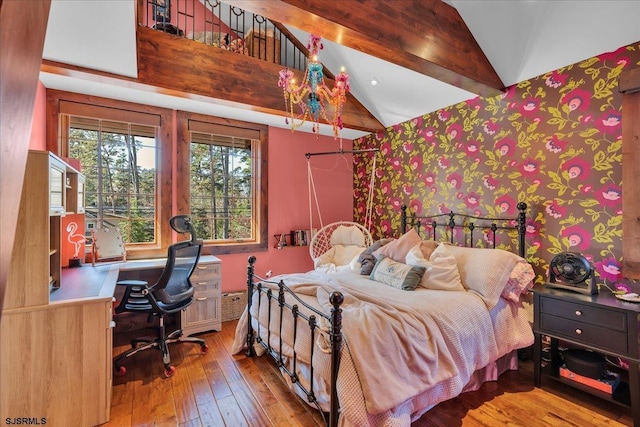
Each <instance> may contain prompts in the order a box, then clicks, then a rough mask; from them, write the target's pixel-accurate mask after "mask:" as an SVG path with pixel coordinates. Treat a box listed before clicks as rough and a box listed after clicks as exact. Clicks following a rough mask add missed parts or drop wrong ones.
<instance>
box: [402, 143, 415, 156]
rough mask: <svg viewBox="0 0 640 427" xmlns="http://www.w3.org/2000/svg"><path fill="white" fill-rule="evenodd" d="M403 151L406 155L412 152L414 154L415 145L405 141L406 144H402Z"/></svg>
mask: <svg viewBox="0 0 640 427" xmlns="http://www.w3.org/2000/svg"><path fill="white" fill-rule="evenodd" d="M402 150H403V151H404V152H405V153H410V152H412V151H413V144H412V143H411V141H405V142H404V143H403V144H402Z"/></svg>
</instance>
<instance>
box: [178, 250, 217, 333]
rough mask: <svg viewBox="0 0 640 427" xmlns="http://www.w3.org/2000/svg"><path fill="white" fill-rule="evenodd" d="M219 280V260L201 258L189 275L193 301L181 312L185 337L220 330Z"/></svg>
mask: <svg viewBox="0 0 640 427" xmlns="http://www.w3.org/2000/svg"><path fill="white" fill-rule="evenodd" d="M220 279H221V263H220V260H219V259H218V258H216V257H213V256H203V257H201V258H200V262H198V265H197V266H196V269H195V270H194V271H193V274H192V275H191V284H192V285H193V287H194V289H195V294H194V301H193V303H192V304H191V305H190V306H189V307H188V308H187V309H186V310H185V311H183V312H182V317H181V326H182V331H183V333H184V334H185V335H191V334H195V333H198V332H206V331H219V330H220V329H221V328H222V299H221V292H220Z"/></svg>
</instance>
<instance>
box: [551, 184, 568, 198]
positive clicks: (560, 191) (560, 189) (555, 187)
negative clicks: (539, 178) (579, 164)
mask: <svg viewBox="0 0 640 427" xmlns="http://www.w3.org/2000/svg"><path fill="white" fill-rule="evenodd" d="M547 188H549V189H550V190H557V191H558V196H562V195H564V193H566V192H567V190H568V188H567V186H566V185H563V184H558V183H551V184H549V185H547Z"/></svg>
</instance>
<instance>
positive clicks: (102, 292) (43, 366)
mask: <svg viewBox="0 0 640 427" xmlns="http://www.w3.org/2000/svg"><path fill="white" fill-rule="evenodd" d="M164 263H165V260H164V259H154V260H142V261H138V260H134V261H127V262H125V263H122V262H120V263H111V264H104V265H98V266H95V267H92V266H90V265H85V266H82V267H78V268H65V269H63V270H62V279H61V286H60V288H58V289H55V290H53V291H51V293H50V295H49V303H48V304H42V305H36V306H29V307H19V308H10V309H6V310H3V311H2V322H0V348H1V349H2V358H1V363H0V390H2V393H0V394H1V396H0V419H2V420H4V419H6V418H10V419H12V418H23V417H31V418H34V417H35V418H39V419H40V418H44V419H46V421H47V424H50V425H64V426H69V427H71V426H78V427H84V426H94V425H99V424H102V423H105V422H107V421H109V415H110V411H111V385H112V374H113V365H112V358H113V348H112V346H113V326H114V323H113V295H114V292H115V288H116V282H117V281H118V278H119V276H120V275H121V274H122V273H123V272H133V271H140V270H145V269H158V268H162V267H163V266H164ZM201 263H204V264H207V263H208V264H213V265H217V266H218V269H217V272H218V273H219V265H220V260H219V259H218V258H216V257H214V256H203V257H201ZM194 275H195V273H194ZM216 283H217V285H216V287H217V289H218V290H219V276H218V278H217V282H216ZM194 286H196V292H198V288H197V286H202V285H196V284H194ZM209 286H210V285H207V287H209ZM218 303H219V297H218ZM193 305H195V304H192V306H193ZM190 308H191V307H190ZM183 313H184V312H183ZM214 314H215V315H216V316H217V320H218V322H219V321H220V313H219V309H218V311H217V312H215V313H214ZM182 316H183V317H184V316H185V314H182ZM212 324H215V323H209V324H207V326H206V327H207V328H208V327H210V325H212ZM198 325H201V323H198ZM211 329H215V328H211Z"/></svg>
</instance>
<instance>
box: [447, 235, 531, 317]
mask: <svg viewBox="0 0 640 427" xmlns="http://www.w3.org/2000/svg"><path fill="white" fill-rule="evenodd" d="M447 249H449V251H450V252H451V253H452V254H453V256H454V257H455V258H456V264H458V271H459V272H460V280H461V281H462V286H464V288H465V289H467V290H468V291H471V292H475V293H476V294H478V296H480V298H482V300H483V301H484V303H485V305H486V306H487V308H488V309H489V310H491V309H492V308H493V307H495V305H496V304H497V303H498V299H499V298H500V296H501V294H502V290H503V289H504V287H505V285H506V284H507V281H508V280H509V276H510V274H511V271H512V270H513V267H515V265H516V264H517V263H518V262H521V261H524V262H526V261H525V260H524V258H522V257H520V256H518V255H516V254H514V253H511V252H508V251H505V250H503V249H487V248H464V247H461V246H454V245H447Z"/></svg>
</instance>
